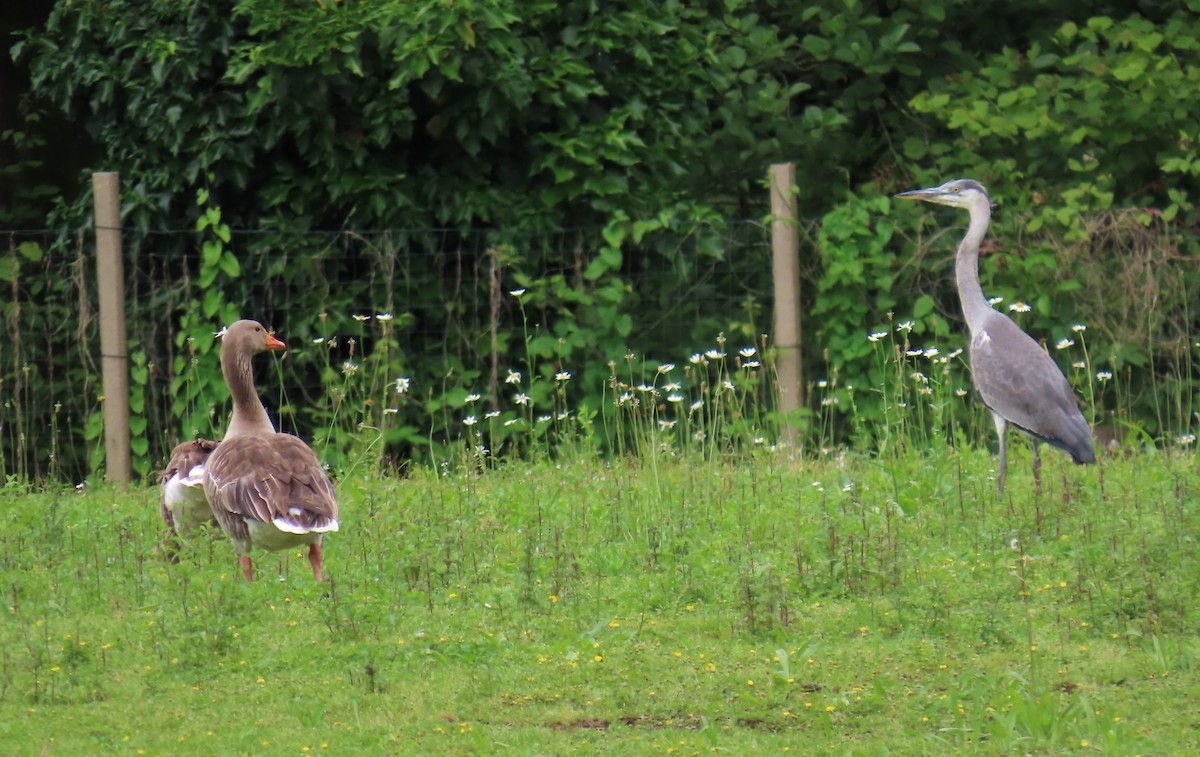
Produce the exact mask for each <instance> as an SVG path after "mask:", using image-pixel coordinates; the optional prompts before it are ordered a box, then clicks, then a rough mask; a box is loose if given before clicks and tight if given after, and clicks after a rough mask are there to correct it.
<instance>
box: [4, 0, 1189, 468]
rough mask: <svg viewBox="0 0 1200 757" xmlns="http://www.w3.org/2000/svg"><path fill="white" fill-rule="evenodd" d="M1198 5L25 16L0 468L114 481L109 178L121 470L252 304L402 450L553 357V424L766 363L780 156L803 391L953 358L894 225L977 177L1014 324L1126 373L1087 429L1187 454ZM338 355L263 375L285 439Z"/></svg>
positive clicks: (938, 290)
mask: <svg viewBox="0 0 1200 757" xmlns="http://www.w3.org/2000/svg"><path fill="white" fill-rule="evenodd" d="M38 9H41V11H42V15H40V16H39V15H38V13H37V11H38ZM1198 9H1200V8H1198V7H1197V4H1196V3H1194V2H1167V3H1099V4H1097V3H1086V4H1085V3H1067V4H1065V5H1060V6H1059V7H1057V8H1056V12H1055V14H1054V15H1055V18H1054V19H1050V18H1048V17H1047V14H1046V13H1045V12H1044V8H1043V6H1041V5H1039V4H1035V3H1029V2H1007V3H998V2H997V3H984V4H982V5H980V4H979V3H965V2H960V1H958V0H947V1H944V2H931V3H922V4H919V5H911V4H891V3H865V4H860V3H846V2H825V3H809V4H800V5H798V4H795V3H779V2H764V1H761V0H760V1H758V2H738V1H737V0H730V1H729V2H722V3H681V2H666V3H662V2H622V3H609V4H598V3H595V2H585V1H575V0H568V1H567V2H532V3H530V2H515V1H513V0H507V1H506V0H497V1H495V2H461V1H459V2H454V3H449V2H421V3H403V4H397V3H391V2H382V1H374V0H367V1H364V2H354V3H352V2H334V1H333V0H327V1H326V2H313V3H303V4H296V3H286V2H278V1H277V0H244V1H242V2H233V1H232V0H183V1H181V2H174V3H161V2H150V1H149V0H109V1H107V2H98V1H95V0H91V1H89V0H84V1H83V2H79V1H76V2H58V3H44V2H43V3H33V4H29V5H27V6H26V9H25V11H24V12H25V13H26V14H27V15H20V14H16V13H9V14H8V15H7V16H6V17H5V19H4V21H5V24H6V26H5V28H6V29H8V30H17V29H27V31H22V32H21V33H19V34H17V35H16V36H14V37H13V38H12V39H13V43H14V44H13V47H12V64H11V65H7V63H8V62H6V67H5V68H3V69H0V76H3V77H4V79H5V81H4V83H5V85H6V86H2V87H0V96H2V93H6V92H7V93H21V94H19V95H17V96H13V95H11V94H10V95H8V96H6V97H4V99H3V100H2V101H0V106H2V107H0V118H3V119H4V123H3V130H2V139H0V157H2V158H3V160H2V161H0V163H2V165H3V167H2V173H0V179H2V181H0V225H3V226H5V227H7V228H9V229H12V230H19V229H51V230H52V231H39V232H37V233H22V232H17V231H11V232H8V233H6V234H5V236H4V237H3V241H4V252H3V253H0V254H3V255H4V256H5V257H4V263H3V265H0V284H2V285H3V286H4V287H5V288H6V290H7V297H6V299H7V302H6V323H7V331H8V335H9V338H8V339H6V340H5V341H4V344H3V345H2V346H0V370H2V371H3V382H4V383H3V385H2V387H3V388H2V390H0V393H2V394H3V396H4V401H5V402H6V403H8V404H7V405H6V406H5V408H6V410H5V412H6V415H5V426H4V433H3V444H4V445H5V456H6V458H9V459H13V458H14V457H15V456H17V455H18V451H19V452H20V456H21V457H22V458H23V462H22V464H21V465H22V467H21V468H20V469H21V470H22V471H25V472H28V474H29V475H36V476H46V475H59V474H61V475H64V476H66V477H70V478H78V477H81V476H82V475H84V474H85V473H86V472H87V470H88V469H89V466H90V465H94V464H96V463H98V462H99V460H98V458H97V448H96V444H95V441H94V440H95V439H96V438H97V437H96V434H97V433H98V429H97V427H96V423H97V420H96V418H97V417H98V413H97V408H98V401H99V400H98V388H97V378H96V377H97V373H96V366H95V365H94V356H95V354H96V352H97V351H98V347H97V344H98V342H97V338H96V330H95V325H94V322H93V320H92V316H93V313H94V306H93V303H94V302H95V296H94V292H92V291H90V290H89V287H91V286H94V285H93V284H91V283H90V281H91V273H90V269H91V267H92V265H93V264H92V263H91V262H90V258H89V257H88V256H89V254H90V249H91V240H90V237H89V236H88V233H87V232H86V231H80V230H82V229H87V228H88V226H89V223H90V209H91V197H90V194H89V193H90V186H91V183H90V181H88V180H87V173H88V172H90V171H93V170H116V171H119V172H120V173H121V175H122V182H123V184H122V191H123V198H122V199H123V204H124V224H125V226H126V227H127V230H126V233H125V237H126V249H127V251H128V261H129V267H130V281H131V297H132V298H133V299H132V302H133V303H134V304H133V306H132V307H131V312H130V332H131V334H132V335H133V337H134V339H135V340H136V350H137V352H138V354H139V355H140V357H138V358H137V359H138V360H141V361H142V364H141V365H140V366H139V365H135V367H134V378H135V386H134V392H135V394H138V395H139V397H140V399H135V400H134V405H135V412H136V413H137V414H138V416H139V417H140V418H141V421H140V423H142V424H144V429H148V430H150V431H149V433H144V434H142V435H141V438H142V441H143V444H142V448H141V449H140V450H137V452H138V455H139V459H140V460H141V468H142V470H143V471H148V470H149V469H150V467H151V466H152V465H153V462H152V461H155V460H158V459H160V457H161V454H162V449H163V448H164V447H165V446H167V445H169V443H170V441H172V440H173V437H175V436H176V435H188V434H191V433H193V432H195V431H199V432H201V433H210V432H211V431H212V427H213V425H215V426H217V427H219V426H220V423H221V421H220V417H219V415H220V412H219V408H220V406H221V405H220V403H221V397H222V390H221V387H220V381H219V373H218V372H217V371H216V369H215V366H214V365H213V363H214V362H215V361H214V359H213V358H212V356H211V355H210V354H209V352H208V350H210V349H211V347H210V345H211V334H212V332H213V331H215V330H216V329H217V328H218V327H219V326H220V325H221V324H222V323H227V322H229V321H230V320H233V319H234V318H236V317H239V316H253V317H256V318H260V319H262V320H264V321H266V322H268V323H269V324H270V325H272V326H273V327H275V328H276V329H277V330H278V331H279V332H280V334H281V335H283V336H285V337H286V338H288V339H291V340H292V341H293V342H295V341H303V340H310V342H311V340H312V339H316V338H319V337H329V336H332V335H335V334H341V335H351V334H355V333H358V332H356V329H358V331H361V332H362V333H361V334H360V335H359V341H357V342H356V346H355V348H354V349H355V350H357V351H358V355H359V356H360V357H371V356H374V359H376V360H377V361H378V365H377V366H376V367H377V368H378V370H377V371H376V373H377V374H378V375H384V374H388V375H393V374H394V375H401V374H411V375H412V376H413V378H414V382H415V383H416V384H417V385H418V386H420V387H422V392H423V394H422V396H421V403H420V405H419V406H413V407H409V408H406V409H405V410H404V412H405V417H406V418H407V420H406V421H405V422H400V423H398V424H396V430H395V431H394V433H393V435H392V438H391V439H390V441H391V443H392V445H393V447H394V448H395V449H397V450H400V451H401V453H403V451H404V450H411V449H412V448H413V447H415V446H421V445H428V444H429V441H428V440H429V439H430V438H431V436H432V435H431V434H430V433H429V429H428V428H426V427H427V426H428V424H429V420H428V419H429V418H430V417H435V418H436V417H439V416H438V410H439V408H441V407H445V406H448V405H451V404H453V403H455V402H459V401H460V398H461V394H462V393H463V392H464V391H465V390H466V389H467V388H471V389H482V390H484V391H485V392H486V393H487V394H488V395H489V396H490V397H492V398H494V399H495V401H496V402H499V401H500V391H501V386H500V383H501V382H502V379H503V376H504V370H505V369H506V368H507V367H511V366H513V365H516V364H520V365H532V364H535V363H536V365H537V366H538V369H537V370H538V372H539V373H540V374H541V376H542V377H543V378H545V379H547V383H548V382H549V378H550V377H551V376H552V375H553V373H554V372H555V371H557V370H559V369H562V368H570V369H571V370H572V371H575V372H576V373H577V378H578V379H579V380H578V381H576V382H575V383H574V384H573V388H572V391H574V392H577V393H578V396H577V397H576V398H575V401H576V402H577V403H578V405H579V406H581V407H584V406H586V407H590V408H592V409H593V410H597V409H599V408H603V407H604V405H605V397H604V395H603V386H604V384H605V381H606V380H607V378H608V376H609V373H610V369H609V368H608V365H607V364H608V362H609V361H610V360H614V359H620V357H621V356H623V355H624V354H626V353H627V352H633V353H636V354H639V355H648V356H652V357H655V358H658V359H662V360H680V359H681V357H682V356H685V355H686V354H688V353H690V352H692V351H695V350H697V349H700V348H702V347H704V346H705V345H707V344H710V343H711V342H712V340H713V339H714V337H715V335H716V334H718V333H722V332H724V333H726V334H728V335H729V336H730V338H731V339H737V340H742V341H744V342H746V343H757V342H758V341H759V335H760V334H762V333H765V332H767V331H768V330H769V317H770V316H769V314H770V297H771V287H770V281H769V270H770V267H769V250H768V249H767V246H766V234H765V233H764V229H763V226H762V224H761V221H762V220H763V219H764V217H765V214H766V213H767V204H766V201H767V192H766V190H765V188H764V186H763V179H764V176H765V173H766V166H767V165H768V164H770V163H772V162H780V161H794V162H795V163H796V164H797V166H798V173H799V174H800V176H801V181H800V187H799V189H798V200H799V205H800V209H801V214H802V216H803V217H805V218H806V219H810V222H808V223H806V224H805V227H804V231H803V234H802V237H803V240H804V249H805V252H804V255H805V276H804V287H805V291H804V294H805V303H806V329H807V345H806V365H807V368H808V375H810V376H820V375H826V374H828V373H830V372H831V371H832V370H833V369H835V368H836V369H837V371H838V372H839V375H840V376H841V377H842V379H843V381H844V382H846V383H855V384H857V385H858V386H870V385H877V384H878V383H879V381H880V380H881V377H880V376H879V375H878V368H877V366H876V365H875V363H874V362H873V361H872V360H871V359H870V352H869V345H868V343H867V342H866V339H865V336H866V334H867V333H869V332H870V331H873V330H876V329H879V328H883V327H885V326H887V325H888V324H889V323H891V322H894V320H898V319H907V318H910V317H911V318H913V320H914V321H915V326H914V328H915V330H916V334H917V335H918V336H920V337H921V338H924V339H928V340H937V341H938V342H939V343H944V344H946V345H947V346H953V345H954V344H955V343H956V342H957V341H958V340H959V338H960V337H959V333H960V332H961V324H960V319H959V317H958V315H957V303H956V302H955V299H954V293H953V288H952V277H951V275H950V265H949V257H950V254H951V253H952V250H953V245H954V243H955V237H954V236H953V235H954V233H955V230H956V228H957V226H958V225H959V224H961V222H962V219H958V218H954V217H952V216H949V215H943V214H940V213H939V214H936V215H929V216H922V215H921V211H920V210H918V209H913V208H909V209H907V210H902V211H894V209H893V208H892V207H891V203H890V201H889V199H888V197H889V196H890V195H891V194H892V193H893V192H895V191H898V190H901V189H906V188H910V187H912V186H916V185H928V184H934V183H939V182H940V181H942V180H944V179H947V178H952V177H957V176H973V177H976V178H979V179H980V180H982V181H984V182H985V183H986V184H987V185H988V186H989V188H990V190H991V192H992V194H993V196H994V198H995V199H997V200H998V201H999V203H1000V208H1001V212H1000V214H999V216H998V218H997V220H996V222H995V224H994V229H993V235H992V239H993V245H994V246H993V247H991V248H989V250H987V251H985V252H989V253H992V254H986V255H985V257H984V260H983V269H984V270H983V278H984V281H985V284H986V285H987V286H988V287H989V292H993V293H995V294H996V295H998V296H1004V297H1006V302H1010V303H1011V302H1013V301H1016V300H1023V301H1026V302H1028V303H1030V304H1031V306H1032V308H1033V310H1032V312H1031V313H1030V314H1029V316H1028V317H1027V320H1025V321H1024V322H1023V323H1024V325H1026V327H1027V328H1028V329H1029V330H1030V331H1031V332H1033V333H1037V334H1040V335H1044V336H1046V337H1048V338H1049V339H1050V340H1057V339H1061V338H1065V337H1066V336H1069V335H1070V334H1071V333H1073V332H1072V331H1071V326H1072V325H1073V324H1075V323H1085V324H1087V325H1088V328H1089V330H1088V332H1087V337H1088V342H1089V350H1090V352H1089V354H1090V359H1091V361H1092V362H1093V363H1094V364H1095V365H1094V366H1093V368H1094V369H1096V370H1100V369H1111V370H1114V371H1116V372H1117V374H1118V375H1119V376H1121V377H1122V381H1121V389H1120V396H1115V397H1109V398H1107V399H1105V401H1104V403H1103V411H1104V412H1108V411H1110V410H1111V411H1113V412H1114V413H1116V414H1117V417H1116V420H1118V421H1121V422H1126V423H1130V424H1134V425H1136V426H1137V427H1138V428H1144V429H1146V430H1147V431H1148V432H1149V433H1150V434H1151V435H1155V436H1164V435H1170V434H1176V433H1182V432H1184V431H1186V430H1187V429H1188V428H1190V427H1191V426H1192V425H1193V424H1194V419H1193V418H1192V412H1191V406H1190V396H1191V390H1192V388H1193V387H1192V382H1193V377H1194V370H1193V368H1194V365H1195V355H1196V349H1195V347H1194V344H1195V335H1196V332H1197V330H1196V328H1195V326H1196V322H1195V314H1194V313H1193V312H1192V309H1191V308H1190V303H1191V302H1193V301H1195V299H1196V293H1197V287H1198V285H1200V281H1198V280H1197V279H1198V277H1200V274H1198V273H1197V271H1198V270H1200V268H1198V267H1197V265H1196V262H1197V261H1196V255H1197V250H1196V234H1195V229H1196V216H1195V210H1194V199H1193V198H1194V197H1195V195H1196V192H1197V189H1198V187H1197V177H1198V176H1200V162H1197V161H1196V158H1195V150H1194V142H1195V140H1196V139H1197V138H1200V134H1198V133H1197V130H1196V124H1197V123H1200V112H1198V110H1200V105H1198V104H1197V103H1196V101H1195V99H1194V98H1193V97H1190V93H1191V92H1194V91H1196V86H1197V84H1198V82H1197V79H1198V78H1200V68H1198V66H1197V48H1198V46H1200V29H1198V28H1197V22H1196V21H1195V18H1196V17H1195V15H1194V12H1195V11H1196V10H1198ZM9 84H11V85H13V86H7V85H9ZM926 229H928V230H929V231H928V233H926V231H925V230H926ZM943 232H944V233H943ZM518 288H524V289H526V290H527V294H526V295H525V296H524V298H522V300H520V301H519V302H518V300H516V299H515V298H513V297H512V296H511V295H509V294H508V292H509V291H511V290H514V289H518ZM519 304H523V305H524V310H522V308H521V307H518V305H519ZM370 311H375V312H387V313H393V314H394V315H395V316H396V320H395V321H393V322H392V323H393V325H394V328H391V330H390V332H389V335H388V336H386V337H384V336H380V337H379V339H380V340H382V341H381V342H376V341H372V339H373V337H372V336H371V334H373V333H375V332H366V331H363V330H362V328H361V322H358V321H355V320H354V319H353V315H355V314H363V313H368V312H370ZM889 314H891V316H890V318H891V320H890V319H889ZM380 333H382V332H380ZM189 339H190V340H191V341H189ZM383 342H386V343H383ZM345 344H346V343H345V341H344V340H343V342H342V345H343V347H342V348H340V349H347V350H348V349H349V348H347V347H345V346H344V345H345ZM326 350H327V351H326V352H324V353H322V357H321V358H320V359H318V358H317V357H315V356H314V357H312V358H311V363H310V364H307V365H306V364H305V362H304V359H303V356H302V355H298V356H297V357H296V358H295V359H294V360H295V362H296V363H298V368H297V370H296V371H295V372H294V375H291V374H289V375H288V376H287V377H285V378H284V379H282V382H283V383H284V384H286V385H288V386H290V387H291V389H290V391H288V392H287V397H288V398H290V399H287V400H284V401H282V402H281V403H280V404H281V405H282V406H283V408H284V411H285V415H287V412H288V408H291V412H293V413H294V414H295V415H296V417H295V418H294V421H293V422H294V423H295V425H296V426H297V427H298V428H301V429H304V428H312V427H314V426H316V427H321V426H322V424H323V421H322V419H321V418H320V417H319V416H320V413H322V412H326V411H325V410H321V409H318V408H316V407H315V406H313V405H311V404H309V403H305V402H301V401H299V400H301V399H302V398H308V397H310V396H312V395H314V394H315V393H316V392H317V391H318V390H319V389H320V388H322V387H325V388H328V387H329V386H330V385H332V384H336V382H337V381H338V378H337V371H336V370H335V363H336V360H335V358H342V357H345V356H344V355H341V354H335V355H332V356H331V353H330V352H329V351H328V348H326ZM531 357H533V358H536V361H534V360H531ZM327 359H328V360H327ZM330 361H332V362H330ZM139 376H141V377H143V379H142V380H140V381H139V380H138V378H139ZM447 377H450V378H447ZM210 405H214V406H216V407H217V408H218V411H217V414H216V415H210V413H209V411H208V408H209V406H210ZM860 405H861V407H860V411H861V412H862V413H865V414H870V413H871V412H872V407H871V402H870V398H869V397H867V398H866V399H864V400H862V401H861V402H860ZM56 407H57V408H58V409H56ZM139 407H140V408H141V410H138V408H139ZM378 410H379V408H375V409H374V410H373V411H371V412H378ZM361 412H363V413H367V412H368V411H367V410H361ZM306 414H307V416H309V417H306ZM364 417H365V416H364ZM447 423H448V422H447ZM443 425H445V424H443ZM405 429H406V430H405ZM21 430H24V431H26V432H27V436H30V437H36V438H26V439H20V438H18V434H19V432H20V431H21ZM449 430H450V429H449V428H448V427H447V428H442V429H440V432H442V433H446V432H449ZM845 431H846V430H845V429H843V432H845ZM52 456H53V459H54V460H55V461H56V462H55V463H53V464H49V463H47V462H46V461H48V460H50V459H51V457H52ZM16 469H17V467H16V466H12V465H10V466H9V467H8V468H6V470H9V471H11V470H16ZM56 471H57V472H56Z"/></svg>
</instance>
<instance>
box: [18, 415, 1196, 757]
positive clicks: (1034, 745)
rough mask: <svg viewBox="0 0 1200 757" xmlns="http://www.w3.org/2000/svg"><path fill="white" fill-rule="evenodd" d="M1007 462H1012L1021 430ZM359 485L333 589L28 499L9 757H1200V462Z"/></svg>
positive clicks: (787, 469)
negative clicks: (169, 549) (999, 492)
mask: <svg viewBox="0 0 1200 757" xmlns="http://www.w3.org/2000/svg"><path fill="white" fill-rule="evenodd" d="M1014 441H1015V438H1014ZM1012 446H1014V447H1016V451H1015V452H1014V453H1013V454H1012V457H1013V458H1014V459H1013V460H1012V461H1010V464H1011V470H1010V475H1009V490H1008V492H1007V493H1006V495H1005V497H1004V498H1003V499H1002V500H1000V499H997V497H996V494H995V480H994V473H995V470H994V466H995V461H994V458H993V457H992V456H990V455H989V454H988V453H987V452H985V451H956V450H953V449H950V448H947V447H944V446H942V447H940V448H937V449H935V450H934V451H932V452H926V453H923V454H915V453H914V454H909V455H906V456H898V457H897V458H896V459H895V460H891V461H882V460H879V459H873V458H865V457H856V456H854V455H852V454H847V455H845V456H829V457H827V458H820V459H817V460H806V461H801V462H796V461H790V460H787V459H785V458H784V456H783V455H781V454H778V453H772V452H769V451H766V450H763V451H762V452H761V453H756V454H755V455H753V456H747V457H745V458H743V459H740V460H738V461H736V462H735V461H726V462H711V461H704V460H699V459H697V460H694V461H691V462H686V461H679V460H669V459H658V460H654V461H653V462H654V464H653V465H651V464H648V463H647V462H645V461H643V462H622V463H601V462H597V461H589V460H587V459H581V460H575V461H572V462H570V463H563V464H556V463H554V462H541V463H521V464H512V465H510V466H503V467H500V468H499V469H495V470H489V471H487V472H485V473H482V474H480V473H474V472H465V471H464V472H456V471H454V470H447V471H443V472H442V474H441V475H437V474H435V473H433V472H431V471H428V470H427V469H422V468H418V469H415V470H414V471H413V472H412V473H411V474H410V475H409V476H408V477H406V478H392V477H380V478H366V477H362V476H359V477H355V478H351V479H350V480H346V481H342V482H339V487H338V488H339V496H340V498H341V501H342V514H343V519H342V522H343V526H342V531H341V532H340V533H338V534H335V535H332V536H331V537H330V538H329V539H328V540H327V542H326V566H327V570H328V572H329V573H330V575H331V576H332V578H333V581H332V582H331V583H326V584H324V585H316V584H314V583H313V581H312V578H311V574H310V572H309V570H308V566H307V562H306V561H305V559H304V558H303V556H302V555H301V554H300V553H299V552H296V553H291V554H288V553H284V554H280V555H274V554H265V553H256V561H257V575H258V578H259V580H258V581H257V582H256V583H254V584H246V583H245V582H244V581H243V580H242V579H241V577H240V575H239V574H238V572H237V570H236V562H235V557H234V554H233V551H232V549H231V547H230V546H229V544H228V543H227V541H226V539H225V538H224V537H223V536H222V535H221V534H219V533H218V534H211V535H202V536H201V537H200V538H197V539H194V540H193V541H192V542H191V543H189V544H188V545H187V547H186V549H185V553H184V555H183V559H182V560H181V562H180V563H178V564H171V563H169V562H168V561H167V560H165V559H164V558H163V556H162V555H161V553H159V552H158V551H156V547H157V545H158V542H159V539H160V536H161V523H160V522H159V520H158V513H157V509H156V507H157V491H156V490H151V489H134V490H132V491H130V492H118V491H115V490H105V489H94V490H89V491H85V492H76V491H60V492H44V493H25V492H22V491H20V490H17V489H10V490H9V491H6V492H5V493H4V495H3V496H2V500H3V508H2V515H0V518H2V519H3V525H4V528H3V533H2V535H0V593H2V594H3V596H4V601H3V614H4V619H3V622H0V640H2V655H3V658H2V661H0V740H2V742H3V744H4V751H5V753H7V754H20V755H79V754H109V753H116V754H205V755H208V754H239V755H246V754H296V755H304V754H314V753H315V754H331V755H333V754H336V755H357V754H493V753H495V754H523V755H524V754H528V755H557V754H571V753H578V754H589V755H590V754H622V755H640V754H680V755H694V754H709V753H725V754H770V753H783V752H790V753H795V754H864V755H880V754H949V753H956V752H968V753H978V754H1025V753H1029V754H1060V753H1100V754H1122V755H1124V754H1130V755H1132V754H1145V755H1151V754H1185V753H1196V752H1197V751H1198V750H1200V696H1198V695H1200V678H1198V676H1197V671H1196V664H1195V663H1196V660H1197V656H1198V654H1200V612H1198V611H1197V610H1196V609H1195V606H1194V605H1195V603H1194V602H1193V599H1194V598H1195V596H1196V595H1197V593H1198V590H1200V587H1198V585H1197V584H1198V580H1200V566H1198V565H1197V552H1196V535H1197V533H1198V532H1200V506H1198V505H1200V502H1198V488H1200V487H1198V480H1197V470H1196V461H1195V458H1194V457H1193V456H1192V455H1191V454H1177V453H1162V452H1158V453H1155V452H1149V453H1136V454H1134V455H1132V456H1129V457H1118V458H1106V459H1104V460H1102V462H1101V465H1099V466H1096V467H1090V468H1075V467H1073V466H1071V465H1070V464H1069V463H1068V462H1067V461H1066V458H1065V456H1063V455H1061V454H1059V453H1057V452H1056V451H1052V450H1047V451H1046V452H1045V453H1044V455H1043V458H1044V465H1043V486H1042V490H1041V491H1040V492H1036V491H1035V490H1034V486H1033V482H1032V480H1031V474H1030V471H1029V467H1028V454H1027V447H1025V446H1023V445H1021V444H1014V445H1012Z"/></svg>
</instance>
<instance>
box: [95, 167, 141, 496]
mask: <svg viewBox="0 0 1200 757" xmlns="http://www.w3.org/2000/svg"><path fill="white" fill-rule="evenodd" d="M120 179H121V177H120V174H117V173H111V172H106V173H94V174H92V192H93V195H94V196H95V197H94V199H95V203H96V283H97V289H98V290H99V295H100V365H101V368H102V374H101V377H102V382H103V383H102V391H103V392H104V459H105V475H106V478H108V480H109V481H111V482H113V483H115V484H122V485H125V484H128V483H129V481H130V471H131V465H130V451H129V442H130V439H129V350H128V348H127V346H126V341H125V264H124V261H123V259H122V257H121V193H120Z"/></svg>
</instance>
